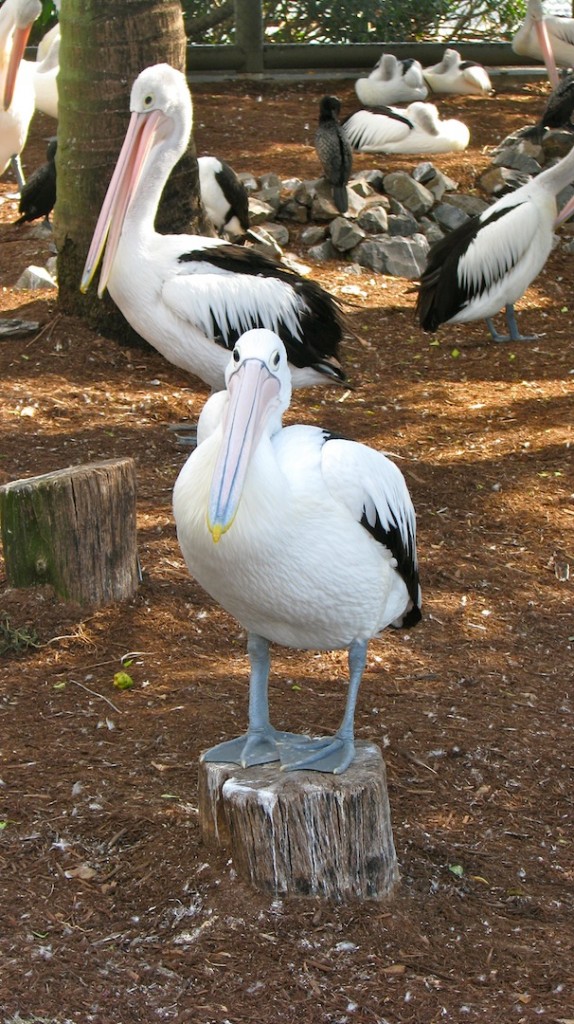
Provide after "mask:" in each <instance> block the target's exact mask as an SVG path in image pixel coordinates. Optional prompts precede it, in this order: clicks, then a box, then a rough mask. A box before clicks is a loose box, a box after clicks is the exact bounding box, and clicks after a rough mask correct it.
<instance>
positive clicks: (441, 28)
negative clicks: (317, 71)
mask: <svg viewBox="0 0 574 1024" xmlns="http://www.w3.org/2000/svg"><path fill="white" fill-rule="evenodd" d="M182 6H183V11H184V16H185V24H186V31H187V33H188V37H189V39H190V40H191V41H192V42H194V43H232V42H233V29H234V20H233V5H232V4H230V3H229V0H215V2H214V3H212V4H210V5H207V4H206V3H205V0H182ZM262 9H263V20H264V29H265V38H266V41H267V42H274V43H299V44H304V43H372V42H374V41H377V42H410V41H418V42H420V41H425V40H428V41H431V40H437V39H440V40H441V41H444V42H445V43H448V42H451V41H452V42H455V41H463V40H465V39H466V40H469V39H480V40H487V39H492V40H498V39H509V38H511V37H512V35H513V34H514V32H515V31H516V29H517V28H518V26H519V24H520V22H521V21H522V19H523V17H524V13H525V10H526V0H460V2H458V3H452V0H361V2H359V3H358V2H357V0H338V3H336V4H333V2H332V0H262Z"/></svg>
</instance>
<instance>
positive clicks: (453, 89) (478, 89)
mask: <svg viewBox="0 0 574 1024" xmlns="http://www.w3.org/2000/svg"><path fill="white" fill-rule="evenodd" d="M423 77H424V80H425V82H426V84H427V85H428V87H429V89H430V90H431V92H433V93H434V94H435V95H438V94H444V95H457V96H487V95H488V94H489V93H491V92H492V83H491V81H490V77H489V74H488V72H487V70H486V68H483V66H482V64H477V63H476V61H473V60H463V59H462V57H461V55H460V53H459V52H458V50H453V49H451V48H450V47H447V48H446V50H445V51H444V53H443V55H442V60H440V61H439V62H438V64H433V65H432V66H431V67H428V68H423Z"/></svg>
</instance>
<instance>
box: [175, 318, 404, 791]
mask: <svg viewBox="0 0 574 1024" xmlns="http://www.w3.org/2000/svg"><path fill="white" fill-rule="evenodd" d="M226 387H227V390H226V391H222V392H219V393H218V394H216V395H213V396H212V397H211V398H210V399H209V400H208V402H207V403H206V405H205V407H204V410H203V412H202V414H201V417H200V422H199V437H200V444H199V446H198V447H197V448H196V450H195V451H194V452H193V454H192V455H191V456H190V458H189V459H188V461H187V463H186V464H185V466H184V467H183V469H182V470H181V473H180V474H179V477H178V479H177V482H176V484H175V489H174V498H173V508H174V515H175V520H176V524H177V532H178V539H179V543H180V546H181V550H182V552H183V555H184V558H185V560H186V562H187V565H188V568H189V570H190V572H191V573H192V575H193V576H194V577H195V578H196V579H197V580H198V582H199V583H200V584H201V586H202V587H203V588H204V589H205V590H206V591H207V592H208V593H209V594H210V595H211V596H212V597H213V598H214V599H215V600H216V601H218V602H219V603H220V604H221V605H222V606H223V608H225V609H226V610H227V611H228V612H229V613H230V614H231V615H233V616H234V617H235V618H236V619H238V621H239V622H240V623H241V625H242V626H244V628H245V629H246V630H247V632H248V641H247V649H248V653H249V657H250V661H251V675H250V686H249V724H248V729H247V733H245V734H244V735H241V736H239V737H237V738H236V739H233V740H229V741H226V742H224V743H220V744H218V745H217V746H215V747H212V748H211V749H210V750H208V751H207V752H206V753H204V754H203V757H202V759H203V760H206V761H223V762H226V761H227V762H233V763H237V764H241V765H243V766H244V767H248V766H249V765H255V764H265V763H267V762H270V761H278V760H280V761H281V767H282V768H283V769H287V770H291V769H300V768H311V769H314V770H316V771H324V772H333V773H340V772H342V771H344V770H345V769H346V768H347V767H348V766H349V764H350V763H351V761H352V760H353V756H354V749H355V748H354V737H353V722H354V715H355V705H356V701H357V695H358V692H359V685H360V682H361V677H362V675H363V671H364V668H365V663H366V657H367V646H368V642H369V640H370V639H371V638H372V637H375V636H378V635H379V634H380V633H381V632H382V630H384V629H385V628H386V627H387V626H390V625H393V626H397V627H399V626H411V625H415V624H416V623H417V622H418V621H419V619H420V617H421V613H420V605H421V593H420V586H419V578H418V569H417V555H416V527H415V514H414V509H413V506H412V502H411V499H410V497H409V493H408V490H407V487H406V484H405V481H404V478H403V476H402V474H401V472H400V470H399V469H397V467H396V466H395V465H394V463H392V462H390V461H389V459H387V458H386V457H385V456H384V455H383V454H381V453H380V452H377V451H374V450H373V449H372V448H368V447H367V446H366V445H363V444H358V443H357V442H355V441H347V440H344V439H342V438H339V437H333V436H332V435H331V434H329V432H328V431H326V430H321V429H320V428H319V427H313V426H303V425H297V426H290V427H286V428H284V427H282V423H281V419H282V415H283V413H284V412H285V410H286V409H287V408H288V406H289V401H290V397H291V380H290V373H289V368H288V364H287V357H286V352H285V348H284V346H283V344H282V342H281V340H280V338H278V337H277V335H276V334H274V333H273V332H272V331H269V330H254V331H248V332H247V333H246V334H244V335H243V337H241V338H240V339H239V340H238V342H237V344H236V346H235V349H234V351H233V354H232V357H231V359H230V360H229V363H228V367H227V372H226ZM270 643H277V644H282V645H283V646H286V647H295V648H302V649H305V650H308V649H315V650H317V649H318V650H333V649H341V648H347V649H348V652H349V673H350V681H349V690H348V697H347V703H346V709H345V713H344V715H343V719H342V722H341V725H340V727H339V729H338V730H337V732H336V734H335V735H334V736H332V737H323V738H320V739H311V738H310V737H308V736H298V735H296V734H291V733H285V732H278V731H277V730H276V729H275V728H274V727H273V726H272V725H271V722H270V719H269V707H268V677H269V665H270V656H269V645H270Z"/></svg>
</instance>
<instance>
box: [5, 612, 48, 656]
mask: <svg viewBox="0 0 574 1024" xmlns="http://www.w3.org/2000/svg"><path fill="white" fill-rule="evenodd" d="M39 646H40V643H39V640H38V634H37V633H36V631H35V630H34V629H27V627H26V626H23V627H20V628H18V627H17V626H16V627H15V626H11V625H10V620H9V618H8V617H7V616H6V617H5V618H3V619H0V654H9V653H10V654H13V653H15V652H17V653H20V652H21V651H27V650H28V648H30V647H39Z"/></svg>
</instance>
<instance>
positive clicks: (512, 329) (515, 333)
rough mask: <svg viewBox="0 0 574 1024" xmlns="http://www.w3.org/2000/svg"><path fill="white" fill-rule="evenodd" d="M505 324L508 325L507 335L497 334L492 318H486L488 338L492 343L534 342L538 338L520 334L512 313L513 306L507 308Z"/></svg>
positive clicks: (532, 335) (534, 335)
mask: <svg viewBox="0 0 574 1024" xmlns="http://www.w3.org/2000/svg"><path fill="white" fill-rule="evenodd" d="M505 315H506V323H507V325H508V334H499V333H498V331H497V330H496V327H495V326H494V323H493V321H492V318H491V317H489V316H487V317H486V326H487V327H488V330H489V331H490V337H491V338H492V340H493V341H499V342H501V341H536V339H537V338H538V335H537V334H521V333H520V330H519V329H518V324H517V323H516V315H515V313H514V306H510V305H509V306H507V307H506V311H505Z"/></svg>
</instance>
